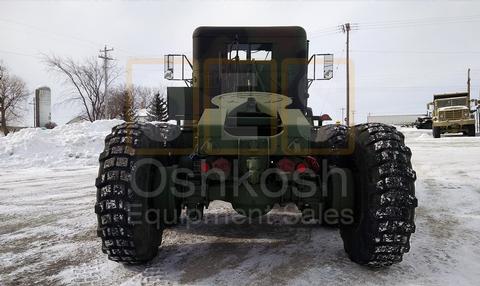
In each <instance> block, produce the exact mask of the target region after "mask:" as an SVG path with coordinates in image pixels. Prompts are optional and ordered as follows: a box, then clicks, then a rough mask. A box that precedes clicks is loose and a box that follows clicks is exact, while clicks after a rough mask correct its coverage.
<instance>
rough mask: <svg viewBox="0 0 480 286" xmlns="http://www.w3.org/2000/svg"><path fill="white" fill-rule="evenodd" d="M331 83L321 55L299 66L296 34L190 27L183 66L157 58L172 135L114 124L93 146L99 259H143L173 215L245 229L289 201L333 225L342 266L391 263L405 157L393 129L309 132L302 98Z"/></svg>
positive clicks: (402, 207) (405, 240) (153, 127)
mask: <svg viewBox="0 0 480 286" xmlns="http://www.w3.org/2000/svg"><path fill="white" fill-rule="evenodd" d="M175 59H177V60H178V62H179V63H180V65H181V66H180V69H179V68H178V66H177V68H175ZM317 64H321V65H322V66H323V68H318V67H317V68H315V66H316V65H317ZM185 65H188V66H190V67H192V69H193V72H192V77H188V76H187V73H186V72H185V69H184V66H185ZM188 66H187V68H188ZM309 66H310V71H311V73H309ZM317 73H318V74H317ZM332 76H333V55H328V54H314V55H309V46H308V40H307V36H306V32H305V30H304V29H303V28H301V27H199V28H197V29H196V30H195V32H194V33H193V61H192V62H191V63H190V61H189V60H188V59H187V57H186V56H185V55H174V54H172V55H167V56H166V57H165V78H167V79H171V80H179V81H184V82H185V83H186V85H187V86H186V87H179V86H176V87H169V88H168V89H167V96H168V109H169V119H170V120H171V121H174V122H177V124H169V123H165V122H160V123H158V122H157V123H146V124H145V123H143V124H140V123H124V124H122V125H119V126H117V127H114V128H113V130H112V133H111V134H110V135H108V136H107V137H106V139H105V150H104V151H103V152H102V153H101V154H100V169H99V176H98V178H97V180H96V187H97V202H96V204H95V212H96V213H97V217H98V236H99V237H100V238H101V239H102V250H103V252H105V253H106V254H108V258H109V259H111V260H114V261H119V262H124V263H144V262H146V261H149V260H151V259H153V258H154V257H155V255H156V253H157V251H158V249H159V246H160V244H161V238H162V231H163V229H164V228H165V227H168V226H170V225H172V224H176V223H178V221H179V217H180V214H181V213H182V211H183V210H184V209H185V215H182V220H183V219H186V220H187V221H200V220H202V217H203V212H204V209H205V208H208V206H209V203H210V202H212V201H214V200H223V201H227V202H230V203H231V204H232V207H233V208H234V209H235V210H236V211H237V212H238V213H239V214H241V215H243V216H246V217H250V218H254V217H258V216H262V215H264V214H266V213H268V212H269V211H270V210H271V209H272V207H274V205H280V206H284V205H286V204H288V203H293V204H295V205H296V206H297V208H298V209H299V210H300V212H301V214H302V218H304V219H305V220H307V221H310V220H313V221H318V222H320V223H321V224H322V225H330V226H336V227H339V229H340V234H341V237H342V239H343V244H344V248H345V251H346V252H347V254H348V255H349V257H350V259H352V260H353V261H355V262H357V263H359V264H361V265H368V266H371V267H384V266H389V265H392V264H393V263H398V262H400V261H401V260H402V257H403V254H404V253H406V252H408V251H409V249H410V235H411V234H412V233H413V232H414V231H415V224H414V214H415V208H416V206H417V199H416V198H415V184H414V181H415V179H416V174H415V171H414V170H413V169H412V165H411V161H410V160H411V155H412V154H411V151H410V149H409V148H408V147H407V146H405V142H404V136H403V134H401V133H400V132H399V131H398V130H396V129H395V127H393V126H389V125H385V124H380V123H368V124H360V125H356V126H351V127H349V126H343V125H339V124H338V125H336V124H335V125H323V126H320V123H321V121H322V120H321V118H318V117H316V116H314V114H313V112H312V109H311V108H310V107H309V105H308V98H309V96H310V95H309V93H308V87H309V86H310V84H312V82H313V81H315V80H327V79H330V78H332ZM315 119H317V120H315ZM319 119H320V120H319ZM315 121H316V122H317V123H315ZM318 243H322V241H318Z"/></svg>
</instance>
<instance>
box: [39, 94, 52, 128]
mask: <svg viewBox="0 0 480 286" xmlns="http://www.w3.org/2000/svg"><path fill="white" fill-rule="evenodd" d="M51 104H52V96H51V91H50V88H49V87H46V86H42V87H39V88H37V89H36V90H35V127H44V126H45V124H47V123H48V122H50V121H51Z"/></svg>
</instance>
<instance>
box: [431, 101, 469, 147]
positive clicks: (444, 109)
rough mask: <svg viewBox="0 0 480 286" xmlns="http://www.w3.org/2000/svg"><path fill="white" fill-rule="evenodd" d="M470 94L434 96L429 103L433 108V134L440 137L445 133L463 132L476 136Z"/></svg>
mask: <svg viewBox="0 0 480 286" xmlns="http://www.w3.org/2000/svg"><path fill="white" fill-rule="evenodd" d="M470 105H471V101H470V94H469V93H468V92H462V93H446V94H437V95H434V96H433V102H431V103H430V104H429V106H431V107H432V108H433V110H432V116H433V117H432V119H433V127H432V134H433V137H434V138H439V137H440V135H441V134H443V133H460V132H461V133H463V134H464V135H467V136H475V131H476V129H475V114H474V112H475V111H472V110H470Z"/></svg>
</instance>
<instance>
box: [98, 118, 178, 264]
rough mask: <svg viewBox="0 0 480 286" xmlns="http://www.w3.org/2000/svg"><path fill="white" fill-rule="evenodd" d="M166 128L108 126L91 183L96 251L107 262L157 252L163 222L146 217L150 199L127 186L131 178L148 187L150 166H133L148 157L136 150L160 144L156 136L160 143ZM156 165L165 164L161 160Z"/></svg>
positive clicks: (142, 259) (144, 188) (133, 261)
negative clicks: (94, 192)
mask: <svg viewBox="0 0 480 286" xmlns="http://www.w3.org/2000/svg"><path fill="white" fill-rule="evenodd" d="M168 132H169V130H168V128H164V126H161V127H159V126H155V125H152V124H133V123H124V124H121V125H119V126H116V127H114V128H113V129H112V133H111V134H110V135H108V136H107V137H106V139H105V150H104V151H103V152H102V153H101V154H100V158H99V161H100V168H99V173H98V174H99V175H98V178H97V179H96V182H95V185H96V187H97V203H96V204H95V213H96V214H97V218H98V229H97V235H98V236H99V237H100V238H101V240H102V251H103V252H104V253H106V254H108V259H110V260H113V261H117V262H124V263H128V264H139V263H143V262H146V261H148V260H151V259H152V258H153V257H155V255H156V254H157V251H158V247H159V245H160V243H161V239H162V232H163V228H164V225H163V224H162V223H160V218H158V217H152V216H155V213H154V212H148V210H149V209H151V208H153V201H152V199H153V198H152V197H149V196H148V195H147V196H145V195H141V194H140V192H137V191H134V187H133V186H132V184H133V182H134V180H135V183H136V185H137V186H138V188H139V189H140V190H142V191H143V192H147V193H148V192H151V191H152V190H153V189H154V185H153V182H154V177H155V174H154V172H153V168H152V167H153V165H152V164H150V165H148V164H137V162H139V161H140V160H142V159H147V160H152V159H153V158H152V157H151V156H150V157H148V156H140V155H138V150H139V149H146V148H159V147H162V145H163V146H164V145H165V144H162V140H164V142H163V143H165V138H167V137H168ZM154 136H155V137H154ZM154 138H155V139H154ZM159 138H160V139H159ZM162 138H163V139H162ZM161 163H162V164H168V162H167V160H164V161H163V162H161ZM157 179H158V178H157ZM160 213H161V212H158V213H157V214H160Z"/></svg>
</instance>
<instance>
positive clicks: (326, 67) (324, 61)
mask: <svg viewBox="0 0 480 286" xmlns="http://www.w3.org/2000/svg"><path fill="white" fill-rule="evenodd" d="M308 64H309V65H310V64H312V65H313V71H312V73H310V72H309V75H310V78H309V79H308V80H309V82H311V81H314V80H330V79H332V78H333V54H314V55H312V56H311V57H310V59H309V60H308ZM320 64H321V65H323V69H321V68H320V69H319V68H317V65H320Z"/></svg>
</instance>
